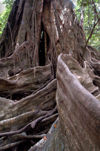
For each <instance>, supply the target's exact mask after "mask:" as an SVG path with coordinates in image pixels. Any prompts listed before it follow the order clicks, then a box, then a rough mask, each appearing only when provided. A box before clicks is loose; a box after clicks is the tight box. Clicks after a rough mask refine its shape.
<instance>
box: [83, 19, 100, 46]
mask: <svg viewBox="0 0 100 151" xmlns="http://www.w3.org/2000/svg"><path fill="white" fill-rule="evenodd" d="M99 22H100V18H99V19H98V21H97V22H96V23H94V25H93V28H92V30H91V33H90V35H89V37H88V39H87V41H86V45H85V48H86V47H87V44H88V42H89V40H90V39H91V37H92V34H93V32H94V29H95V27H96V26H97V24H98V23H99Z"/></svg>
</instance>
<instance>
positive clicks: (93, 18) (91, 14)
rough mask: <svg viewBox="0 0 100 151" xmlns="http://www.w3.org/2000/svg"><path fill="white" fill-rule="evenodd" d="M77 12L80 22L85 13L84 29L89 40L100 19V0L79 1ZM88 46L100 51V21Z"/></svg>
mask: <svg viewBox="0 0 100 151" xmlns="http://www.w3.org/2000/svg"><path fill="white" fill-rule="evenodd" d="M75 10H76V15H77V17H78V19H79V21H81V15H82V13H83V16H84V17H83V28H84V31H85V33H86V39H88V37H89V35H90V34H91V31H92V29H93V26H94V24H96V23H97V21H98V18H100V0H78V1H77V6H76V8H75ZM82 10H83V12H82ZM88 44H90V45H92V46H93V47H95V48H96V49H98V50H100V21H99V23H98V24H97V25H96V27H95V29H94V30H93V34H92V36H91V38H90V40H89V43H88Z"/></svg>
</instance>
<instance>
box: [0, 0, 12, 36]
mask: <svg viewBox="0 0 100 151" xmlns="http://www.w3.org/2000/svg"><path fill="white" fill-rule="evenodd" d="M13 2H14V0H4V2H3V4H5V10H4V11H3V12H2V13H1V14H0V35H1V34H2V31H3V29H4V27H5V24H6V23H7V20H8V16H9V13H10V11H11V8H12V5H13Z"/></svg>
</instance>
